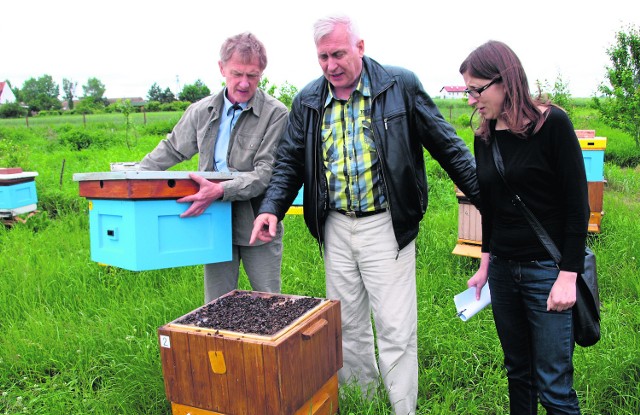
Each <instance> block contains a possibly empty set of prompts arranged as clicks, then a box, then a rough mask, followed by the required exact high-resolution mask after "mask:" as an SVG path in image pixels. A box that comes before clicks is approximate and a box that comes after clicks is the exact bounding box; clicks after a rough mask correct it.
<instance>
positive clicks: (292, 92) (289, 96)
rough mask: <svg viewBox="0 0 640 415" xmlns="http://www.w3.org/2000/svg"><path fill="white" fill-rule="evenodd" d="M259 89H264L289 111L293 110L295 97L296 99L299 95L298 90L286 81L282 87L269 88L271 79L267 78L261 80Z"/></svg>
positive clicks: (273, 86)
mask: <svg viewBox="0 0 640 415" xmlns="http://www.w3.org/2000/svg"><path fill="white" fill-rule="evenodd" d="M258 88H260V89H262V90H263V91H264V92H266V93H267V94H269V95H271V96H272V97H274V98H276V99H277V100H279V101H280V102H282V103H283V104H284V105H286V106H287V108H289V109H291V104H292V103H293V97H295V96H296V94H297V93H298V88H296V87H295V86H293V85H291V84H290V83H289V82H286V81H285V83H284V85H282V86H277V85H271V86H269V79H268V78H266V77H265V78H262V79H261V80H260V82H259V83H258Z"/></svg>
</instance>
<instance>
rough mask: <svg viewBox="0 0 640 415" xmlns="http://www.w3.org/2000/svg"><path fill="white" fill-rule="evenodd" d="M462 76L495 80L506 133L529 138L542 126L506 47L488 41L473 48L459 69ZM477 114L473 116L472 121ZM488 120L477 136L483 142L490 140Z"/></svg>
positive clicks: (518, 67)
mask: <svg viewBox="0 0 640 415" xmlns="http://www.w3.org/2000/svg"><path fill="white" fill-rule="evenodd" d="M460 73H461V74H465V73H467V74H469V75H470V76H472V77H474V78H480V79H496V78H498V79H499V80H498V81H497V83H502V84H503V86H504V91H505V99H504V104H503V107H502V112H501V114H500V117H501V118H502V119H503V120H504V122H505V123H506V124H507V127H508V128H509V130H511V132H512V133H514V134H515V135H517V136H519V137H523V138H525V137H528V136H529V135H531V134H533V133H536V132H538V130H540V128H541V127H542V124H544V119H545V116H544V114H542V113H541V112H540V111H539V110H538V108H537V106H538V105H541V102H539V101H537V100H534V99H533V98H532V97H531V94H530V92H529V82H528V81H527V75H526V73H525V71H524V68H523V67H522V63H520V59H519V58H518V56H517V55H516V54H515V53H514V52H513V50H511V48H510V47H509V46H507V45H506V44H504V43H502V42H499V41H496V40H490V41H488V42H486V43H485V44H483V45H481V46H479V47H478V48H476V49H475V50H474V51H473V52H471V53H470V54H469V56H467V58H466V59H465V60H464V61H463V62H462V64H461V65H460ZM475 114H476V111H474V112H473V114H472V116H471V118H472V119H473V116H474V115H475ZM489 123H490V120H487V119H484V118H483V119H482V121H481V123H480V126H479V127H478V129H477V130H476V134H477V135H479V136H480V138H482V139H483V140H484V141H488V140H489V135H490V128H489V125H490V124H489Z"/></svg>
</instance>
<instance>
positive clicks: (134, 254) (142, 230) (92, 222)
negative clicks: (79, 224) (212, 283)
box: [74, 171, 233, 271]
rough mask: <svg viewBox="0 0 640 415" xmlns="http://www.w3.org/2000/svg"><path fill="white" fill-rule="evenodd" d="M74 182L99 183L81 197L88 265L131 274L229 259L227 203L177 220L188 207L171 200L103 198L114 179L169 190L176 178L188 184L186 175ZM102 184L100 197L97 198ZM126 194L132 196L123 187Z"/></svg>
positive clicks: (104, 176) (115, 175)
mask: <svg viewBox="0 0 640 415" xmlns="http://www.w3.org/2000/svg"><path fill="white" fill-rule="evenodd" d="M198 174H199V175H201V176H203V177H205V178H208V179H211V178H219V179H224V180H228V179H229V178H230V177H232V175H233V173H231V174H225V173H212V172H209V173H207V172H198ZM74 180H75V181H79V182H81V184H82V182H85V184H90V183H91V182H93V183H99V185H95V186H94V190H91V191H89V194H90V195H91V196H98V197H89V196H85V197H87V199H88V200H89V231H90V242H91V259H92V260H93V261H96V262H99V263H102V264H107V265H112V266H117V267H120V268H124V269H128V270H131V271H145V270H153V269H162V268H172V267H182V266H190V265H201V264H209V263H216V262H225V261H230V260H231V258H232V252H231V245H232V236H231V235H232V230H231V202H222V201H216V202H213V203H212V204H211V205H210V206H209V207H208V208H207V209H206V210H205V212H204V213H203V214H201V215H199V216H193V217H187V218H181V217H180V214H182V213H183V212H184V211H185V210H187V209H188V208H189V206H190V205H191V204H190V203H178V202H177V201H176V198H171V199H167V198H164V199H159V198H155V199H154V198H148V197H146V196H148V195H146V196H145V195H142V196H140V195H138V196H139V197H142V198H138V199H136V198H126V197H125V198H123V197H121V195H119V194H116V195H117V196H120V197H112V198H109V195H110V193H108V192H107V190H106V189H109V186H108V185H111V184H113V183H114V182H113V181H114V180H122V181H130V182H132V181H137V180H155V181H156V182H157V183H160V184H163V181H166V182H167V186H171V187H174V186H176V183H177V181H180V180H187V181H189V182H191V179H189V177H188V172H139V171H121V172H108V173H86V174H74ZM108 181H109V182H110V183H107V182H108ZM138 183H139V182H138ZM103 186H104V189H105V194H104V195H101V194H100V189H101V188H103ZM81 189H82V185H81ZM95 189H97V190H95ZM132 189H134V188H132ZM134 190H135V189H134ZM161 190H162V189H161ZM127 191H128V192H131V193H136V192H138V190H135V191H132V190H131V189H129V188H127ZM190 194H192V193H190ZM81 195H82V190H81ZM183 196H184V195H183ZM180 197H181V196H180Z"/></svg>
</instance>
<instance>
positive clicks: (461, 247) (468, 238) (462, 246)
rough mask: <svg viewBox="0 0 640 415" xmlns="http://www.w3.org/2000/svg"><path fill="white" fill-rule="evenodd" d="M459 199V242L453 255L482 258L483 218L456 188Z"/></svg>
mask: <svg viewBox="0 0 640 415" xmlns="http://www.w3.org/2000/svg"><path fill="white" fill-rule="evenodd" d="M455 190H456V198H457V199H458V241H457V243H456V246H455V248H454V249H453V253H454V254H456V255H462V256H470V257H474V258H480V246H481V245H482V218H481V216H480V211H479V210H478V209H477V208H476V207H475V206H474V205H473V204H472V203H471V201H470V200H469V198H467V197H466V196H465V194H464V193H462V191H461V190H460V189H458V188H457V187H456V189H455Z"/></svg>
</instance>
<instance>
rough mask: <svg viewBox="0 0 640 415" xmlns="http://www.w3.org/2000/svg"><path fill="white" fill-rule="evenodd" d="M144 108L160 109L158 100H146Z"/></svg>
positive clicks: (152, 110) (149, 110) (148, 109)
mask: <svg viewBox="0 0 640 415" xmlns="http://www.w3.org/2000/svg"><path fill="white" fill-rule="evenodd" d="M146 109H147V111H148V112H157V111H160V102H158V101H149V102H147V105H146Z"/></svg>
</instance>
